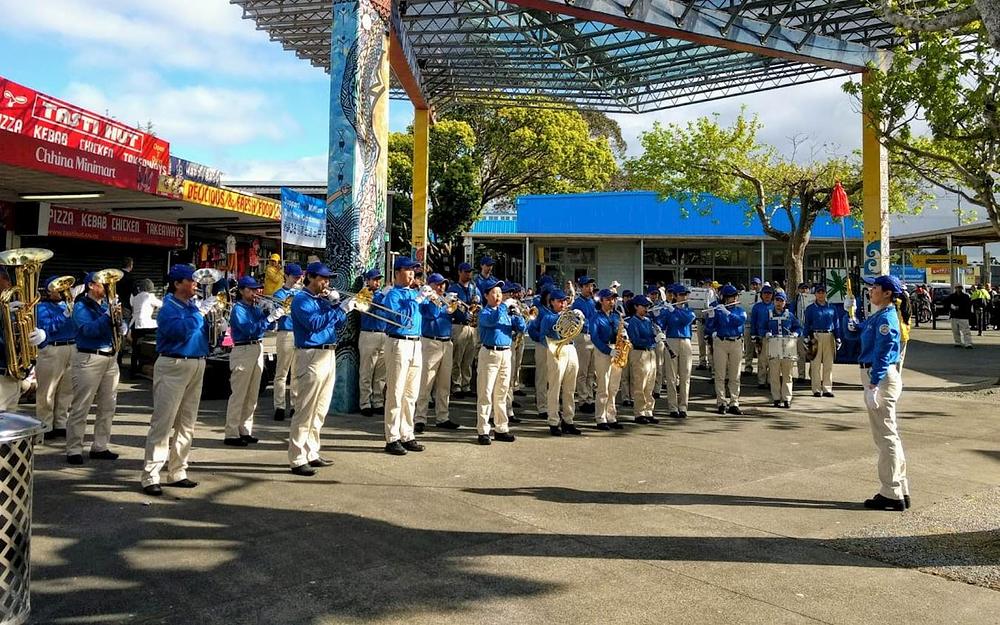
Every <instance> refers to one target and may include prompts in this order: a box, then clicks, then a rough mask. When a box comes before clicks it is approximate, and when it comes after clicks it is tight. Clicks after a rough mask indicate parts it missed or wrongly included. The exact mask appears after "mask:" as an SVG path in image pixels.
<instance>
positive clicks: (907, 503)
mask: <svg viewBox="0 0 1000 625" xmlns="http://www.w3.org/2000/svg"><path fill="white" fill-rule="evenodd" d="M903 507H904V508H906V509H907V510H909V509H910V496H909V495H903Z"/></svg>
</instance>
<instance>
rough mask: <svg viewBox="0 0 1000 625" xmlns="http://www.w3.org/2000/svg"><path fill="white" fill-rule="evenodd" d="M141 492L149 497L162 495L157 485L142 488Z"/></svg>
mask: <svg viewBox="0 0 1000 625" xmlns="http://www.w3.org/2000/svg"><path fill="white" fill-rule="evenodd" d="M142 492H144V493H146V494H147V495H149V496H150V497H159V496H160V495H162V494H163V489H162V488H160V485H159V484H150V485H149V486H143V487H142Z"/></svg>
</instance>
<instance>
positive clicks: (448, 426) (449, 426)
mask: <svg viewBox="0 0 1000 625" xmlns="http://www.w3.org/2000/svg"><path fill="white" fill-rule="evenodd" d="M434 427H436V428H441V429H442V430H457V429H459V428H461V427H462V426H460V425H459V424H457V423H455V422H454V421H452V420H451V419H445V420H444V421H442V422H441V423H435V424H434Z"/></svg>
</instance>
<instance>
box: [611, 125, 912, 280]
mask: <svg viewBox="0 0 1000 625" xmlns="http://www.w3.org/2000/svg"><path fill="white" fill-rule="evenodd" d="M760 129H761V123H760V122H759V121H758V119H757V118H756V117H752V118H750V117H747V115H746V114H745V112H741V113H740V114H739V116H738V117H737V118H736V120H735V121H734V122H733V124H732V125H731V126H728V127H727V126H723V125H722V124H720V123H719V120H718V116H713V117H701V118H699V119H697V120H695V121H692V122H689V123H688V124H687V125H684V126H681V125H677V124H669V125H666V126H664V125H661V124H658V123H657V124H654V125H653V129H652V130H650V131H647V132H644V133H643V134H642V135H641V136H640V142H641V143H642V147H643V154H642V155H641V156H640V157H638V158H636V159H633V160H630V161H628V162H627V163H626V170H627V173H628V175H629V178H630V181H631V184H632V186H633V187H634V188H637V189H647V190H650V191H656V192H657V193H659V194H660V196H661V197H664V198H671V199H674V200H676V201H678V202H679V203H680V205H681V207H682V212H683V213H685V215H683V216H686V213H687V212H688V211H691V210H694V211H697V212H699V213H700V214H703V215H708V214H711V212H712V204H713V203H714V201H715V198H719V199H721V200H723V201H725V202H730V203H734V204H740V205H743V206H745V221H746V223H747V224H748V225H749V223H750V222H751V221H752V220H753V219H754V218H756V219H757V220H758V221H759V222H760V223H761V225H762V227H763V229H764V232H765V233H766V234H767V235H768V236H769V237H771V238H773V239H776V240H778V241H782V242H784V243H785V244H786V245H787V250H788V253H787V254H786V255H785V279H786V282H787V284H798V283H799V282H801V281H802V278H803V259H804V258H805V252H806V247H807V246H808V244H809V239H810V236H811V232H812V227H813V225H814V224H815V223H816V219H817V218H818V217H819V216H820V214H822V213H823V212H824V211H828V210H829V204H830V195H831V193H832V192H833V186H834V183H835V182H836V181H838V180H839V181H841V183H842V184H843V185H844V189H845V190H846V191H847V193H848V195H849V196H850V197H852V199H853V201H852V206H854V207H855V208H857V209H858V210H860V203H861V202H860V199H861V197H860V196H861V167H860V163H859V162H858V161H859V159H858V158H857V157H856V156H853V157H844V156H829V157H825V158H822V157H818V156H817V155H816V154H813V155H812V158H809V159H805V160H806V161H807V162H805V163H801V162H799V161H800V160H801V159H797V158H796V156H797V155H796V154H794V150H793V154H792V155H791V156H790V157H786V156H783V155H781V154H780V153H779V152H778V150H776V149H775V148H774V147H773V146H769V145H765V144H763V143H760V142H759V141H758V140H757V134H758V132H759V131H760ZM796 147H798V146H796ZM908 199H918V200H921V201H926V200H927V199H928V196H926V195H925V194H922V193H921V192H920V189H919V185H917V184H916V181H915V180H912V179H905V178H902V179H901V178H899V177H894V178H893V179H892V180H891V183H890V210H893V211H896V212H911V211H913V210H917V211H919V210H920V209H921V208H922V203H921V202H920V201H918V202H917V203H915V204H914V205H913V206H912V207H911V206H909V205H908V202H907V200H908ZM779 215H780V218H779Z"/></svg>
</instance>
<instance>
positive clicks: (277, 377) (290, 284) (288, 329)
mask: <svg viewBox="0 0 1000 625" xmlns="http://www.w3.org/2000/svg"><path fill="white" fill-rule="evenodd" d="M301 284H302V267H300V266H299V265H297V264H295V263H288V264H287V265H285V283H284V284H283V285H282V286H281V288H279V289H278V290H277V291H275V292H274V299H275V300H277V301H279V302H283V301H285V300H287V299H288V298H289V297H295V294H296V293H297V292H298V291H299V289H301V288H302V287H301ZM277 329H278V333H277V337H276V339H275V344H276V347H277V350H278V358H277V362H275V365H274V420H275V421H284V419H285V414H286V413H285V409H286V408H287V409H288V413H287V414H288V417H289V418H291V417H293V416H294V414H295V400H296V398H297V395H298V394H297V393H296V386H295V384H296V382H295V370H294V367H293V365H294V363H295V335H294V334H293V332H292V317H291V315H283V316H281V317H280V318H279V319H278V328H277ZM289 379H291V382H289Z"/></svg>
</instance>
